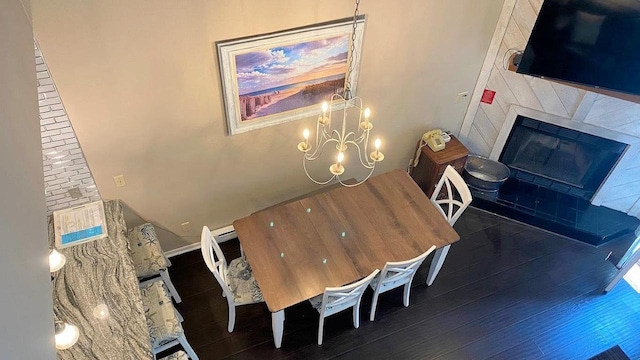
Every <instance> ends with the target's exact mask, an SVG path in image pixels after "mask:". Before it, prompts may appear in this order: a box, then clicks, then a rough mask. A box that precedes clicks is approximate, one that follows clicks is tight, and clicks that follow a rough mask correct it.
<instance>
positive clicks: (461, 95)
mask: <svg viewBox="0 0 640 360" xmlns="http://www.w3.org/2000/svg"><path fill="white" fill-rule="evenodd" d="M467 96H469V92H468V91H463V92H461V93H459V94H458V95H457V96H456V102H457V103H461V102H463V101H465V100H467Z"/></svg>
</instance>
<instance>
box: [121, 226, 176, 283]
mask: <svg viewBox="0 0 640 360" xmlns="http://www.w3.org/2000/svg"><path fill="white" fill-rule="evenodd" d="M127 238H128V239H129V246H130V247H131V257H132V258H133V266H134V267H135V269H136V275H137V276H138V278H146V277H150V276H155V275H158V274H160V270H165V269H166V268H167V266H168V262H167V258H166V257H165V256H164V252H163V251H162V248H161V247H160V242H159V241H158V236H157V235H156V231H155V229H154V227H153V225H152V224H149V223H147V224H143V225H140V226H136V227H135V228H133V229H131V230H129V232H128V233H127Z"/></svg>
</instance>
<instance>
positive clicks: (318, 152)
mask: <svg viewBox="0 0 640 360" xmlns="http://www.w3.org/2000/svg"><path fill="white" fill-rule="evenodd" d="M330 142H335V143H337V142H338V140H336V139H333V138H331V139H325V140H324V141H323V142H322V144H320V145H318V146H317V147H316V150H315V151H314V152H313V154H311V155H306V156H305V158H306V159H307V160H310V161H313V160H315V159H317V158H319V157H320V155H322V150H323V149H324V147H325V145H327V143H330Z"/></svg>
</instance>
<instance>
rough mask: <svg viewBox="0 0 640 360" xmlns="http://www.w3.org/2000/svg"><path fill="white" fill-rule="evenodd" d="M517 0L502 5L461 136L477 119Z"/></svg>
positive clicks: (510, 0)
mask: <svg viewBox="0 0 640 360" xmlns="http://www.w3.org/2000/svg"><path fill="white" fill-rule="evenodd" d="M516 2H517V0H505V2H504V5H503V6H502V12H500V17H499V18H498V23H497V24H496V30H495V32H494V33H493V38H491V43H490V44H489V49H488V50H487V55H486V56H485V58H484V63H482V68H480V74H479V75H478V81H476V86H475V88H474V89H473V93H472V94H471V99H470V100H469V106H467V112H466V113H465V115H464V120H462V125H461V127H460V131H459V132H458V134H459V137H461V138H467V137H468V136H469V131H471V126H472V125H473V120H474V119H475V117H476V113H477V112H478V107H479V106H480V98H482V92H483V91H484V88H485V86H486V85H487V82H488V81H489V75H491V71H492V69H493V63H494V62H495V61H496V57H497V56H498V50H500V44H501V43H502V39H503V38H504V34H505V32H506V31H507V25H508V24H509V21H510V19H511V14H513V9H514V8H515V7H516Z"/></svg>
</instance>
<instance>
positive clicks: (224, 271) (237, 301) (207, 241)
mask: <svg viewBox="0 0 640 360" xmlns="http://www.w3.org/2000/svg"><path fill="white" fill-rule="evenodd" d="M200 248H201V250H202V257H203V258H204V262H205V263H206V264H207V267H208V268H209V270H210V271H211V273H213V276H214V277H215V278H216V280H217V281H218V284H220V287H222V296H224V297H225V298H227V305H228V306H229V325H228V327H227V330H228V331H229V332H233V328H234V326H235V323H236V306H239V305H247V304H255V303H260V302H264V298H263V297H262V292H261V291H260V287H259V286H258V283H257V282H256V278H255V277H254V276H253V273H252V271H251V266H250V265H249V263H248V262H247V260H246V258H245V257H239V258H237V259H233V260H231V262H230V263H229V264H228V265H227V259H226V258H225V257H224V253H223V252H222V249H220V246H219V245H218V242H217V241H216V240H215V239H214V237H213V235H212V234H211V230H209V228H208V227H206V226H204V227H203V228H202V235H201V237H200Z"/></svg>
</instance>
